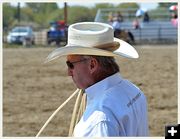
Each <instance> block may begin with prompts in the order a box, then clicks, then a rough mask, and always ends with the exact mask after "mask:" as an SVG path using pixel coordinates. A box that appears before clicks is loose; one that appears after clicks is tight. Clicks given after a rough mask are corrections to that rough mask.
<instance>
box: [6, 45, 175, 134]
mask: <svg viewBox="0 0 180 139" xmlns="http://www.w3.org/2000/svg"><path fill="white" fill-rule="evenodd" d="M53 49H54V48H28V49H27V48H17V49H12V48H9V49H4V50H3V136H14V137H16V136H21V137H22V136H31V137H32V136H35V135H36V134H37V132H38V131H39V130H40V128H41V127H42V126H43V124H44V123H45V121H46V120H47V119H48V118H49V116H50V115H51V114H52V113H53V111H54V110H55V109H56V108H57V107H58V106H59V105H60V104H62V103H63V102H64V101H65V100H66V99H67V98H68V96H70V94H71V93H72V92H73V91H75V90H76V87H75V86H74V85H73V82H72V80H71V78H70V77H68V76H67V75H66V65H65V62H64V61H65V57H64V58H62V59H59V60H57V61H53V62H51V63H49V64H43V61H44V59H45V57H46V56H47V55H48V54H49V53H50V52H51V51H52V50H53ZM137 50H138V52H139V54H140V58H139V59H138V60H130V59H125V58H118V59H117V62H118V63H119V65H120V70H121V74H122V76H123V77H125V78H127V79H129V80H130V81H132V82H134V83H135V84H136V85H138V86H139V87H140V88H141V89H142V90H143V92H144V93H145V95H146V96H147V100H148V112H149V113H148V114H149V127H150V136H164V128H165V125H166V124H176V123H177V46H172V47H165V46H163V47H162V46H161V47H159V46H153V47H148V46H145V47H138V48H137ZM74 100H75V99H73V100H71V101H70V103H68V105H67V106H66V107H65V108H63V109H62V111H60V112H59V113H58V114H57V115H56V117H55V118H54V119H53V120H52V121H51V122H50V124H49V125H48V126H47V127H46V129H45V130H44V131H43V133H42V136H67V134H68V128H69V123H70V118H71V113H72V109H73V105H74Z"/></svg>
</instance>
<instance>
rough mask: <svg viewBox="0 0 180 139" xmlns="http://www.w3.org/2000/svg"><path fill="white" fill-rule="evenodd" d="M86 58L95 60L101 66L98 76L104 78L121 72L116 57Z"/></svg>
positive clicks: (93, 56)
mask: <svg viewBox="0 0 180 139" xmlns="http://www.w3.org/2000/svg"><path fill="white" fill-rule="evenodd" d="M83 57H84V58H90V57H92V58H95V59H96V60H97V61H98V63H99V64H100V69H99V71H98V73H97V74H101V75H102V76H110V75H112V74H114V73H117V72H119V71H120V69H119V66H118V64H117V63H116V61H115V58H114V57H109V56H95V55H91V56H83Z"/></svg>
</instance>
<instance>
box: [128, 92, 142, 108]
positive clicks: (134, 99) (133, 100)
mask: <svg viewBox="0 0 180 139" xmlns="http://www.w3.org/2000/svg"><path fill="white" fill-rule="evenodd" d="M140 96H141V93H140V92H139V93H138V94H137V95H136V96H135V97H134V98H133V99H131V100H130V101H129V103H128V104H127V106H128V107H130V106H131V105H132V104H133V103H134V102H135V101H136V100H137V99H138V98H139V97H140Z"/></svg>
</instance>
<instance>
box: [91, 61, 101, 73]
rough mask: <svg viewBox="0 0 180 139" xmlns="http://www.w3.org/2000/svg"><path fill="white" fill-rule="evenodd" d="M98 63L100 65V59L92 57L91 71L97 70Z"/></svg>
mask: <svg viewBox="0 0 180 139" xmlns="http://www.w3.org/2000/svg"><path fill="white" fill-rule="evenodd" d="M98 65H99V63H98V61H97V60H96V59H95V58H91V61H90V65H89V69H90V73H94V72H95V71H96V70H97V68H98Z"/></svg>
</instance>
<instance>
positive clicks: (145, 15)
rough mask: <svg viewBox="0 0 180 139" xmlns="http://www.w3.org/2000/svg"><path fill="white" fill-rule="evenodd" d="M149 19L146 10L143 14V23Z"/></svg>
mask: <svg viewBox="0 0 180 139" xmlns="http://www.w3.org/2000/svg"><path fill="white" fill-rule="evenodd" d="M149 20H150V17H149V14H148V12H147V11H146V12H145V13H144V16H143V22H144V23H148V22H149Z"/></svg>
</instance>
